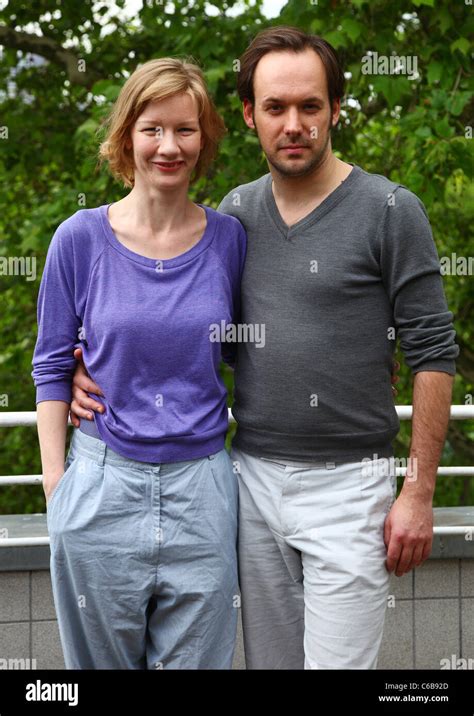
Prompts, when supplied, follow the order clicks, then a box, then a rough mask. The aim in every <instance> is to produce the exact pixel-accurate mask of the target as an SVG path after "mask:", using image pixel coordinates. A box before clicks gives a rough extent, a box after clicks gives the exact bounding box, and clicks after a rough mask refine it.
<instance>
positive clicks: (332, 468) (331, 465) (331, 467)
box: [326, 462, 336, 470]
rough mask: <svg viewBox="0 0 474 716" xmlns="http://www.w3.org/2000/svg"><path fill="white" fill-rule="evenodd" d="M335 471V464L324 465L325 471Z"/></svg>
mask: <svg viewBox="0 0 474 716" xmlns="http://www.w3.org/2000/svg"><path fill="white" fill-rule="evenodd" d="M335 469H336V463H335V462H327V463H326V470H335Z"/></svg>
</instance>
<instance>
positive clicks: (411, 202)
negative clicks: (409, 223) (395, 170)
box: [359, 167, 424, 208]
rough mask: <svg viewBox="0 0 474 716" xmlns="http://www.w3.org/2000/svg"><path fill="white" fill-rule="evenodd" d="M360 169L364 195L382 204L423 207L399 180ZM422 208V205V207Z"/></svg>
mask: <svg viewBox="0 0 474 716" xmlns="http://www.w3.org/2000/svg"><path fill="white" fill-rule="evenodd" d="M359 169H360V172H361V175H360V182H361V184H360V186H361V188H362V190H363V191H364V194H365V195H366V197H367V198H368V199H369V200H370V201H371V202H375V203H380V204H381V205H382V206H396V205H397V204H399V205H401V206H403V207H406V208H415V207H416V208H419V207H420V206H421V207H423V204H422V202H421V200H420V198H419V197H418V196H417V195H416V194H415V193H414V192H412V191H411V190H410V189H409V188H408V187H407V186H405V184H402V183H401V182H400V181H396V180H392V179H389V178H388V177H386V176H384V175H383V174H376V173H372V172H367V171H365V169H361V168H360V167H359ZM423 208H424V207H423Z"/></svg>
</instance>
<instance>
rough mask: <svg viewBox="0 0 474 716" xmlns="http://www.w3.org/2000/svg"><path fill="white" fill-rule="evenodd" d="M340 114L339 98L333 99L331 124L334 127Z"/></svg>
mask: <svg viewBox="0 0 474 716" xmlns="http://www.w3.org/2000/svg"><path fill="white" fill-rule="evenodd" d="M340 114H341V100H340V99H335V100H334V101H333V103H332V113H331V126H332V127H335V126H336V124H337V123H338V121H339V115H340Z"/></svg>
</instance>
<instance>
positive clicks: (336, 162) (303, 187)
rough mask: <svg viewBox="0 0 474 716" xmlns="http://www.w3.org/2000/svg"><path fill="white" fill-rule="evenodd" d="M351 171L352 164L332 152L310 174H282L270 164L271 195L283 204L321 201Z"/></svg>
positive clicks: (300, 204)
mask: <svg viewBox="0 0 474 716" xmlns="http://www.w3.org/2000/svg"><path fill="white" fill-rule="evenodd" d="M351 171H352V166H351V165H350V164H348V163H347V162H343V161H341V160H340V159H337V157H335V156H334V154H333V153H332V152H328V154H327V155H326V157H325V159H324V160H323V161H322V162H321V164H319V165H318V166H317V167H316V168H315V170H314V171H313V172H311V174H307V175H305V176H297V177H288V176H284V175H282V174H281V173H280V172H278V171H277V170H276V169H275V168H274V167H272V166H270V172H271V175H272V178H273V195H274V197H275V200H276V202H277V203H278V204H281V205H284V206H291V205H299V206H304V205H305V204H307V203H311V202H314V201H317V200H318V199H320V200H321V201H322V200H323V199H324V198H325V197H326V196H328V194H330V193H331V192H332V191H334V189H335V188H336V187H337V186H339V184H340V183H341V182H342V181H344V179H346V178H347V177H348V176H349V174H350V172H351Z"/></svg>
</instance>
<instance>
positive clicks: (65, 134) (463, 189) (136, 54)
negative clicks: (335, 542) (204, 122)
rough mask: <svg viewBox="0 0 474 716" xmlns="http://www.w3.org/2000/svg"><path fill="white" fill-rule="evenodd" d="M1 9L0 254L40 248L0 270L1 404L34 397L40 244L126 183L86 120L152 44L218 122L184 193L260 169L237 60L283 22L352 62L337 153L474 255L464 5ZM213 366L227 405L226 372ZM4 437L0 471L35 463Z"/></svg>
mask: <svg viewBox="0 0 474 716" xmlns="http://www.w3.org/2000/svg"><path fill="white" fill-rule="evenodd" d="M0 8H1V9H0V46H1V47H2V51H1V62H0V127H2V128H4V127H7V128H8V136H5V135H4V134H3V135H2V139H1V140H0V180H1V186H2V192H1V194H0V256H31V257H36V259H37V264H38V277H37V280H36V281H29V282H28V281H26V279H25V277H24V276H0V288H1V291H0V336H1V340H0V395H7V396H8V398H7V399H8V405H5V404H4V402H3V403H2V408H1V409H2V410H4V411H6V410H7V411H17V410H18V411H20V410H34V409H35V392H34V386H33V382H32V379H31V376H30V373H31V358H32V353H33V349H34V345H35V340H36V299H37V293H38V288H39V280H40V274H41V271H42V269H43V266H44V260H45V256H46V252H47V249H48V244H49V242H50V240H51V237H52V235H53V233H54V231H55V229H56V227H57V226H58V224H59V223H61V221H63V220H64V219H65V218H67V217H68V216H70V215H71V214H73V213H74V212H75V211H77V210H78V209H79V208H83V206H86V207H94V206H98V205H100V204H103V203H109V202H113V201H116V200H118V199H120V198H121V197H122V196H124V195H125V193H126V190H124V189H123V188H122V187H121V186H120V185H119V184H117V183H116V182H114V181H113V180H112V178H111V177H110V176H109V175H108V174H107V172H106V170H105V169H104V170H102V171H96V152H97V147H98V141H99V136H100V135H98V134H97V131H98V129H99V125H100V122H101V120H102V118H103V117H104V114H105V113H106V112H107V110H108V108H109V107H110V104H111V103H112V102H113V101H114V99H115V98H116V97H117V94H118V91H119V89H120V86H121V84H122V83H123V81H124V79H125V78H126V77H127V76H129V74H130V73H131V72H133V70H134V69H135V67H136V66H137V64H138V63H142V62H145V61H147V60H149V59H151V58H153V57H161V56H165V55H173V56H190V57H192V58H194V60H195V61H197V62H198V63H199V64H200V65H201V66H202V67H203V69H204V70H205V74H206V78H207V81H208V83H209V86H210V89H211V91H212V93H213V95H214V98H215V101H216V104H217V107H218V109H219V110H220V112H221V113H222V115H223V116H224V118H225V121H226V125H227V128H228V133H227V136H226V138H225V139H224V141H223V143H222V146H221V151H220V154H219V158H218V160H217V162H216V163H215V164H214V166H213V167H212V170H211V171H210V172H209V173H208V175H207V176H206V177H205V178H202V179H201V180H200V181H199V182H197V183H196V184H195V185H194V186H193V189H192V198H193V199H194V200H195V201H199V202H201V203H207V204H209V205H211V206H214V207H216V206H217V205H218V203H219V201H220V199H221V198H222V197H223V196H224V194H226V193H227V192H228V191H229V190H230V189H232V188H233V187H234V186H236V185H237V184H240V183H244V182H247V181H251V180H253V179H255V178H257V177H258V176H260V175H261V174H262V173H265V172H266V171H267V165H266V162H265V159H264V157H263V155H262V152H261V150H260V148H259V144H258V141H257V139H256V138H255V137H254V136H253V135H252V134H251V133H250V132H249V131H248V130H247V128H246V127H245V125H244V122H243V120H242V116H241V108H240V102H239V99H238V97H237V94H236V90H235V85H236V74H235V60H236V59H237V58H239V57H240V55H241V54H242V52H243V50H244V48H245V47H246V46H247V44H248V43H249V41H250V40H251V39H252V37H253V36H254V35H255V34H256V33H257V32H258V31H259V30H261V29H263V28H264V27H268V26H272V25H278V24H290V25H295V26H297V27H300V28H302V29H304V30H307V31H311V32H313V33H315V34H320V35H322V36H323V37H325V38H326V39H327V40H328V41H330V42H331V43H332V44H333V45H334V46H335V47H336V48H337V50H338V51H339V52H340V54H341V56H342V60H343V63H344V66H345V68H346V69H347V72H348V73H350V74H349V75H348V84H347V97H346V101H345V103H344V109H343V116H342V118H341V121H340V123H339V125H338V127H337V129H336V130H335V131H334V133H333V147H334V149H335V151H336V154H337V155H338V156H340V157H342V158H344V159H345V160H349V161H351V162H354V163H356V164H359V165H360V166H362V167H363V168H364V169H365V170H367V171H370V172H375V173H379V174H384V175H386V176H388V177H390V178H391V179H393V180H396V181H400V182H401V183H403V184H404V185H405V186H407V187H408V188H409V189H411V190H412V191H414V192H415V193H416V194H418V196H419V197H420V198H421V199H422V201H423V202H424V204H425V206H426V208H427V211H428V214H429V217H430V220H431V224H432V227H433V232H434V236H435V241H436V244H437V248H438V252H439V254H440V256H450V255H451V254H452V253H456V254H457V255H458V256H464V257H468V256H474V246H473V237H472V233H471V232H470V227H471V225H472V219H473V213H474V201H473V185H472V181H471V179H472V139H471V138H470V133H471V132H472V124H473V121H472V120H473V116H472V110H473V103H472V91H471V90H472V84H471V77H472V60H471V49H472V48H471V46H470V43H469V38H470V37H472V32H473V15H472V5H469V4H466V3H464V2H462V1H459V2H452V1H451V2H448V1H447V0H439V1H437V2H434V0H415V1H414V2H407V1H403V0H393V1H392V2H390V3H389V2H386V0H370V2H369V1H368V0H353V1H352V2H350V3H340V2H337V1H336V0H319V2H318V3H315V4H313V3H312V2H311V1H309V0H290V2H288V3H287V4H286V5H285V6H284V7H283V9H282V11H281V14H280V17H278V18H273V19H272V20H269V19H267V18H266V17H265V16H264V15H263V14H262V8H261V2H260V0H257V1H256V2H255V4H253V3H252V4H250V2H249V0H246V1H244V2H240V3H239V4H238V5H237V3H236V2H232V0H230V1H229V2H223V1H222V0H215V2H213V3H212V4H211V3H207V2H203V1H202V0H195V1H192V0H188V1H186V0H185V1H183V2H175V3H174V4H172V3H167V2H158V1H156V0H146V1H145V2H144V5H143V7H142V8H141V9H139V10H137V12H136V13H135V14H134V15H133V16H131V17H130V16H126V15H125V14H124V8H126V3H125V2H124V1H123V0H117V2H115V3H111V2H108V3H103V2H90V0H83V1H82V2H80V3H77V2H76V0H62V1H61V2H59V1H57V2H55V1H54V0H33V2H22V1H13V2H5V0H3V2H2V1H1V0H0ZM238 8H240V12H237V10H238ZM368 51H374V52H378V53H379V55H387V56H389V55H391V54H396V55H410V56H415V57H417V61H418V75H417V76H416V77H414V78H413V79H408V78H407V77H405V76H403V75H391V76H384V75H364V74H363V73H362V72H361V59H362V57H363V56H364V55H365V54H366V53H367V52H368ZM83 61H85V67H84V66H83ZM81 63H82V64H81ZM84 69H85V71H80V70H84ZM469 128H471V130H470V129H469ZM0 131H1V130H0ZM444 281H445V289H446V293H447V297H448V303H449V306H450V309H451V310H452V311H453V313H454V314H455V327H456V330H457V339H458V342H459V345H460V347H461V356H460V358H459V361H458V374H457V376H456V382H455V388H454V399H453V402H454V403H458V404H465V403H469V402H471V401H472V396H473V393H474V351H473V347H472V332H473V324H472V316H473V305H474V296H473V282H474V277H473V276H472V275H471V276H445V278H444ZM398 357H399V359H400V361H401V362H402V369H401V373H400V375H401V380H400V384H399V394H398V397H397V402H398V403H400V404H410V403H411V387H412V379H411V375H410V372H409V370H408V369H407V368H406V366H404V365H403V358H402V356H401V355H400V356H398ZM222 370H223V374H224V377H225V380H226V383H227V385H228V387H229V404H230V403H231V399H230V394H231V390H232V372H231V371H230V370H229V369H227V368H225V367H224V366H223V367H222ZM473 431H474V426H473V424H472V421H452V422H451V423H450V427H449V433H448V439H447V441H446V446H445V450H444V454H443V460H442V464H443V465H474V442H473V435H474V432H473ZM231 433H232V430H231V431H230V432H229V436H228V440H230V437H231ZM409 434H410V424H409V423H402V429H401V432H400V435H399V437H398V439H397V441H396V444H395V454H396V455H397V456H399V457H404V456H406V455H407V454H408V446H409ZM0 436H1V450H0V474H3V475H8V474H36V473H40V472H41V464H40V459H39V448H38V443H37V435H36V431H35V430H34V429H32V428H21V427H18V428H4V429H2V430H1V431H0ZM435 504H436V505H459V504H474V480H472V478H450V477H442V478H440V479H439V480H438V487H437V491H436V496H435ZM44 509H45V505H44V498H43V494H42V491H41V490H40V489H39V488H36V487H31V486H30V487H28V486H21V487H17V486H14V487H8V488H2V490H1V492H0V513H22V512H23V513H29V512H42V511H44Z"/></svg>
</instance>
